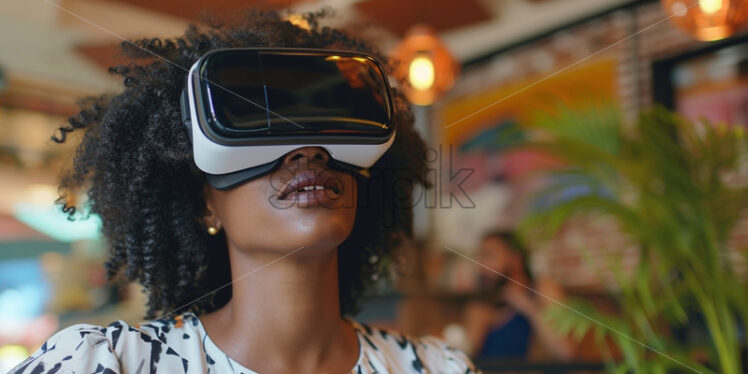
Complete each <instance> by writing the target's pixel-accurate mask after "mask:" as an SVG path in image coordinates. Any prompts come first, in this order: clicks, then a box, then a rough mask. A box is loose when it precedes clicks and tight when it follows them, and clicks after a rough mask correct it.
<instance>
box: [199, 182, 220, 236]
mask: <svg viewBox="0 0 748 374" xmlns="http://www.w3.org/2000/svg"><path fill="white" fill-rule="evenodd" d="M215 192H216V191H215V189H214V188H213V187H211V186H209V185H208V184H207V183H206V184H205V187H203V198H204V199H205V209H206V211H205V216H203V221H204V222H205V225H206V226H213V227H217V228H218V227H221V218H220V217H219V216H218V214H217V213H216V209H215V207H216V206H217V204H216V201H215V199H216V193H215Z"/></svg>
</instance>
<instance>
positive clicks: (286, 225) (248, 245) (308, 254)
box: [12, 11, 478, 373]
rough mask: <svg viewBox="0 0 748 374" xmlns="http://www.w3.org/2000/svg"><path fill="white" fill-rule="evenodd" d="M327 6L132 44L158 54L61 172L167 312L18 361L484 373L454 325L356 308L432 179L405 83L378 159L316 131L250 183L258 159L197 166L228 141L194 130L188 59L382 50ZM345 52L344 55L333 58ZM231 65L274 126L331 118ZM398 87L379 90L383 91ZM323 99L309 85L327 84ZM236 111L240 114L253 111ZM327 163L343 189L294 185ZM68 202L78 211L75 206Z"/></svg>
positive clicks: (76, 124) (103, 101)
mask: <svg viewBox="0 0 748 374" xmlns="http://www.w3.org/2000/svg"><path fill="white" fill-rule="evenodd" d="M321 16H323V14H309V15H306V16H305V18H306V21H307V22H308V23H309V25H310V27H309V28H308V29H305V28H301V27H298V26H295V25H294V24H292V23H290V22H288V21H285V20H284V18H283V17H282V16H281V15H279V14H277V13H274V12H259V11H254V12H250V13H249V14H247V15H244V16H243V17H242V20H241V22H238V23H236V24H229V25H227V24H224V25H220V26H219V25H212V26H210V27H209V28H208V29H207V30H204V31H200V30H198V29H197V28H196V27H194V26H193V27H190V28H188V29H187V31H186V33H185V34H184V35H183V36H182V37H179V38H176V39H169V40H166V39H164V40H162V39H150V40H141V41H139V42H137V43H136V44H137V45H136V46H130V45H128V44H126V43H123V48H124V51H125V52H126V54H127V55H128V56H130V57H133V58H140V59H144V60H145V61H146V62H145V63H141V64H139V65H134V64H133V65H128V66H120V67H117V68H114V69H112V72H114V73H116V74H119V75H121V76H122V77H123V78H124V84H125V87H126V88H125V90H124V91H123V92H122V93H120V94H117V95H114V96H105V97H100V98H97V99H95V100H92V101H90V102H89V103H88V106H87V107H86V108H85V109H83V110H82V111H81V112H80V113H79V114H78V115H77V116H75V117H73V118H72V119H71V120H70V121H69V122H70V123H69V126H67V127H63V128H61V129H60V130H61V135H60V136H59V137H58V138H57V140H58V141H60V142H62V141H64V140H65V138H66V135H68V134H69V133H71V132H73V133H74V132H77V131H79V130H80V131H84V135H83V141H82V143H81V145H80V146H79V148H78V151H77V153H76V158H75V160H74V165H73V168H72V170H71V171H70V172H69V174H68V175H67V177H66V178H64V179H63V182H62V186H61V187H62V189H63V191H73V190H75V189H78V188H81V187H83V186H86V188H88V196H89V202H90V207H91V211H92V212H94V213H96V214H98V215H100V216H101V218H102V221H103V233H104V235H105V237H106V238H107V240H108V242H109V243H110V245H111V254H110V257H109V259H108V261H107V262H106V268H107V270H108V274H109V276H110V277H113V276H115V275H117V274H119V273H121V272H123V273H124V274H125V275H126V276H127V277H128V278H129V279H130V280H136V281H138V282H140V283H141V284H142V285H143V286H144V288H145V290H146V292H147V294H148V312H147V318H149V319H153V318H155V317H159V316H161V318H159V319H156V320H153V321H151V322H148V323H144V324H140V325H135V326H129V325H127V324H126V323H124V322H122V321H117V322H114V323H112V324H110V325H109V326H106V327H99V326H91V325H76V326H72V327H69V328H66V329H64V330H62V331H60V332H59V333H57V334H56V335H54V336H53V337H52V338H50V339H49V340H48V341H47V342H46V343H45V344H44V345H43V346H42V347H41V348H40V349H39V350H38V351H37V352H36V353H34V354H33V355H32V356H31V357H29V358H28V359H27V360H26V361H24V362H23V363H21V364H20V365H19V366H18V367H17V368H16V369H14V371H12V372H13V373H54V372H66V373H67V372H81V373H82V372H86V373H88V372H94V373H144V372H157V371H160V372H166V373H177V372H179V373H182V372H184V373H203V372H217V373H254V372H259V373H346V372H351V373H374V372H378V373H425V372H430V373H442V372H443V373H458V372H459V373H474V372H478V370H477V369H476V368H475V367H474V366H473V365H472V364H471V363H470V361H469V360H468V359H467V358H466V356H465V355H464V354H462V353H461V352H458V351H455V350H453V349H451V348H448V347H447V346H446V345H444V344H443V343H442V342H441V341H440V340H437V339H435V338H431V337H425V338H421V339H414V338H411V337H407V336H403V335H402V334H399V333H396V332H393V331H387V330H381V329H375V328H371V327H369V326H366V325H364V324H360V323H356V322H354V321H352V320H351V319H349V318H348V316H349V315H352V314H354V313H355V312H356V311H357V307H358V303H359V301H360V299H361V296H362V295H363V294H364V293H365V292H366V291H367V290H368V289H369V287H370V286H371V285H372V283H373V281H374V280H376V279H377V277H378V274H379V273H380V271H381V270H382V268H383V264H385V263H387V261H388V260H389V259H390V258H391V257H392V255H393V250H394V248H395V247H396V246H397V245H398V242H399V241H400V240H401V238H402V237H403V236H407V235H409V234H410V231H411V209H410V205H409V204H408V202H409V199H410V195H409V194H410V192H411V190H412V187H413V186H414V185H415V183H420V182H422V181H423V180H424V179H423V175H424V169H425V164H424V161H422V158H421V157H420V156H421V153H422V152H423V151H424V150H425V146H424V143H423V142H422V140H421V139H420V138H419V137H418V135H417V134H416V132H415V130H414V128H413V120H412V116H411V114H410V112H409V111H408V108H407V103H406V102H405V100H404V99H403V96H402V95H401V94H400V93H398V92H392V94H391V95H392V96H393V97H394V98H393V100H392V102H393V107H394V113H393V117H392V120H393V123H394V127H395V128H396V132H397V136H396V137H394V142H393V143H392V144H391V146H390V147H389V149H388V150H387V151H386V152H384V154H383V155H382V156H381V157H380V158H379V159H378V160H376V163H374V164H373V166H371V168H369V169H368V170H358V171H351V170H353V169H351V170H349V169H344V168H337V167H336V168H333V167H332V165H339V164H340V163H337V162H333V161H335V160H333V159H332V157H331V154H330V153H329V152H328V149H326V148H325V147H320V146H304V145H299V146H298V147H295V148H294V149H292V150H291V151H288V152H285V153H284V154H283V155H282V156H281V157H279V158H277V160H274V161H273V163H272V165H274V166H273V168H271V169H264V171H262V172H261V173H254V172H253V173H254V174H253V175H252V176H251V177H246V175H244V176H243V177H242V178H244V179H243V180H240V182H237V179H235V178H236V177H237V175H239V176H241V175H242V174H241V173H243V172H244V171H239V172H237V173H239V174H237V173H227V174H225V175H222V176H216V175H213V174H211V173H207V172H204V171H202V170H205V169H209V167H206V166H205V164H203V165H199V163H196V161H197V160H198V158H199V157H204V156H205V157H208V159H210V157H224V156H225V153H224V154H223V155H224V156H221V153H220V152H214V154H207V156H206V154H205V152H208V153H210V152H212V151H206V149H202V148H201V146H199V145H198V144H199V142H198V138H199V137H200V136H203V133H201V132H199V131H207V130H206V129H205V128H204V129H203V130H200V129H199V128H197V127H195V126H196V125H195V123H196V122H197V121H198V120H199V118H196V117H195V116H194V114H195V113H196V112H195V104H194V103H195V102H196V101H195V97H194V96H193V95H197V93H196V92H199V91H194V92H190V93H189V94H188V93H187V91H184V90H185V81H187V78H188V74H187V73H186V71H185V67H189V66H192V65H193V64H195V63H196V61H197V60H198V58H200V57H201V56H206V54H209V53H212V52H213V51H220V50H222V49H223V48H237V47H264V48H267V47H303V48H317V49H330V48H332V49H336V50H347V51H358V52H369V53H372V52H373V50H372V48H371V47H370V46H369V45H368V44H366V43H364V42H362V41H361V40H358V39H355V38H352V37H350V36H348V35H346V34H344V33H343V32H341V31H338V30H334V29H329V28H321V27H318V26H317V23H318V20H319V17H321ZM155 55H157V56H158V57H157V58H154V56H155ZM279 56H280V55H279ZM276 57H278V56H276ZM280 57H281V58H285V57H284V56H280ZM294 58H295V57H294ZM339 59H340V56H337V55H332V54H331V55H329V56H327V57H326V58H325V59H324V61H327V62H329V61H333V62H335V61H337V60H339ZM235 60H236V59H233V60H230V61H229V62H231V61H235ZM361 60H362V61H363V60H366V58H361ZM205 61H207V60H205ZM350 61H353V60H350ZM296 67H298V68H300V69H302V70H303V69H306V68H307V67H306V66H303V65H297V66H296ZM275 68H278V69H280V68H283V69H285V68H286V67H281V66H280V65H278V66H274V65H266V66H264V67H263V69H264V71H265V72H266V73H267V72H268V71H273V69H275ZM206 69H209V67H208V68H206ZM342 70H343V69H341V71H342ZM231 71H232V70H231V69H229V70H226V71H225V72H231ZM246 71H250V70H246ZM268 74H269V73H268ZM310 74H313V72H311V70H310V71H308V72H304V73H299V72H298V71H292V70H288V71H285V70H284V71H283V74H281V75H280V76H279V77H280V78H278V77H276V78H278V79H281V80H283V82H285V83H284V84H290V85H293V84H295V83H299V82H302V81H304V80H305V79H307V78H309V77H310ZM314 74H316V73H314ZM343 74H344V75H345V74H346V73H345V72H343ZM218 76H220V74H219V75H217V77H218ZM229 76H230V77H231V78H230V79H229V80H227V81H226V80H224V81H222V82H223V83H224V84H225V85H226V86H225V87H223V86H220V85H215V86H211V87H210V88H211V89H213V91H212V92H213V94H214V95H219V94H227V95H228V96H225V97H223V99H225V100H226V101H225V105H227V106H228V105H233V104H229V103H231V102H232V101H231V100H234V99H236V100H240V101H241V100H244V101H246V102H247V103H249V104H252V105H256V106H258V107H259V108H261V109H263V110H264V111H262V112H261V113H262V115H263V116H264V115H265V114H267V121H266V122H263V121H265V120H262V121H260V122H259V123H261V124H264V125H262V126H265V125H267V127H263V129H264V130H262V131H265V132H267V133H269V130H271V129H272V131H276V134H277V132H278V131H279V129H286V130H288V129H289V128H290V129H294V127H293V126H292V125H294V126H295V125H299V126H301V127H300V128H302V129H303V130H305V131H307V130H309V131H312V130H314V129H313V128H311V127H304V126H302V125H300V124H297V123H295V122H294V121H292V120H291V119H288V118H285V117H283V116H282V115H280V114H278V113H274V112H273V111H272V110H271V109H270V106H269V104H267V101H265V102H263V103H264V104H263V105H268V108H263V107H262V105H257V101H258V100H261V98H259V99H258V98H256V97H254V96H251V97H250V96H247V97H250V98H251V100H250V99H247V98H246V97H240V96H239V95H235V92H234V91H232V90H231V89H233V86H231V85H233V84H243V82H244V81H243V80H245V79H250V78H251V79H255V78H256V77H247V76H245V75H242V74H238V75H230V74H229ZM265 77H266V76H261V78H263V79H264V78H265ZM337 78H340V77H337ZM371 78H372V76H366V77H364V79H371ZM216 79H218V78H216ZM232 79H233V80H232ZM341 79H342V78H341ZM345 79H348V78H345ZM209 83H210V84H213V83H214V82H209ZM265 83H267V82H264V83H263V86H262V87H264V89H265V99H267V97H268V96H267V95H268V92H270V94H271V95H275V96H273V97H275V98H279V97H282V96H280V94H277V93H274V92H272V90H273V89H274V86H273V83H267V84H265ZM349 83H351V82H349ZM359 83H360V82H359ZM351 84H353V83H351ZM188 86H189V85H188ZM190 87H192V86H190ZM226 87H229V88H231V89H227V88H226ZM183 92H185V94H184V95H185V96H182V95H183ZM384 94H386V95H384ZM388 95H389V93H388V92H384V91H381V92H376V93H375V99H376V100H379V101H382V100H384V98H386V97H389V96H388ZM312 96H313V97H312V98H310V99H309V100H318V99H319V100H322V99H323V98H321V97H318V96H320V95H317V96H315V95H312ZM211 97H212V98H216V97H218V96H211ZM180 99H181V100H183V101H182V102H181V104H180ZM339 100H351V98H346V97H341V98H339ZM376 100H375V101H376ZM270 102H272V100H271V101H270ZM310 102H311V101H310ZM233 103H235V102H233ZM249 104H247V105H249ZM273 104H274V105H275V104H277V102H275V103H273ZM365 104H367V105H368V104H372V103H365ZM180 105H182V107H181V108H180ZM185 105H186V106H187V108H189V110H190V111H189V112H187V114H185V109H184V107H185ZM211 105H213V103H212V102H211ZM243 108H244V109H246V108H251V107H249V106H247V107H243ZM273 108H276V106H274V107H273ZM294 108H295V109H293V110H297V109H298V110H302V109H303V108H302V107H301V106H297V107H294ZM299 108H302V109H299ZM239 109H240V111H241V110H244V109H242V108H239ZM289 110H292V109H289ZM229 112H230V111H227V113H228V114H229V116H228V117H226V118H229V120H233V119H232V118H234V117H231V116H233V115H244V114H243V113H239V114H237V113H238V112H232V113H229ZM185 116H186V117H185ZM271 117H272V118H271ZM263 118H264V117H263ZM294 118H295V117H294ZM277 119H280V120H279V121H277V122H273V121H275V120H277ZM255 122H256V121H255ZM255 122H252V121H250V120H248V122H242V123H240V124H239V125H241V126H245V125H246V126H250V125H252V124H253V123H255ZM237 123H239V122H237ZM185 124H186V125H187V126H186V127H185ZM203 125H204V124H203ZM239 125H237V126H239ZM206 126H207V125H206ZM252 126H254V125H252ZM284 126H286V127H284ZM320 126H324V125H320ZM191 127H192V128H191ZM190 128H191V130H190ZM185 129H187V131H185ZM235 130H237V131H238V130H242V129H241V128H239V127H237V128H236V129H235ZM250 130H252V131H254V130H257V129H250ZM258 131H260V130H258ZM284 131H285V130H284ZM288 131H292V130H288ZM206 133H207V132H206ZM281 133H282V131H281ZM294 134H297V133H294ZM299 134H303V133H301V132H299ZM266 135H267V134H266ZM301 137H302V138H303V136H301ZM254 149H257V148H254ZM263 149H264V148H263ZM276 151H277V149H276ZM349 156H351V155H349ZM353 156H355V152H354V155H352V156H351V157H353ZM237 160H238V162H244V161H246V160H245V159H244V158H241V157H238V158H237V157H229V158H228V159H226V160H224V162H234V161H237ZM209 161H210V160H209ZM200 162H205V160H202V161H200ZM268 165H269V164H268ZM219 166H220V165H219ZM247 170H250V171H251V170H255V169H253V168H249V169H247ZM310 173H311V175H313V176H319V175H323V174H324V175H326V176H327V177H326V178H327V179H328V180H332V181H334V182H335V183H334V186H333V187H330V186H329V185H328V184H326V183H322V182H319V181H318V179H314V178H317V177H312V179H311V180H312V181H313V182H314V183H318V184H322V185H324V186H317V185H314V186H312V185H311V184H310V183H307V184H305V185H301V186H298V185H297V186H295V187H293V183H296V182H298V181H299V180H306V181H307V182H309V180H310V179H308V178H307V179H303V178H301V176H304V175H309V174H310ZM377 173H379V174H380V175H381V174H388V173H389V174H392V175H391V176H390V177H391V178H395V179H394V180H399V181H410V183H397V184H395V183H387V182H386V181H387V180H388V179H387V178H384V182H382V183H379V184H376V183H374V182H375V181H374V177H373V176H374V175H375V174H377ZM367 176H368V177H367ZM224 177H225V178H224ZM299 178H301V179H299ZM227 181H228V182H227ZM216 186H218V187H216ZM289 186H291V187H292V188H289ZM396 186H397V188H396ZM302 187H303V188H302ZM317 187H320V190H316V188H317ZM292 197H293V198H292ZM61 199H62V201H63V202H64V201H65V196H62V197H61ZM302 201H303V203H302ZM289 202H294V203H292V204H289ZM347 202H354V203H353V204H349V203H347ZM64 210H65V211H67V212H69V213H71V214H72V213H73V212H74V207H70V206H65V208H64Z"/></svg>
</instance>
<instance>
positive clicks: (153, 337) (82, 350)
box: [10, 315, 199, 374]
mask: <svg viewBox="0 0 748 374" xmlns="http://www.w3.org/2000/svg"><path fill="white" fill-rule="evenodd" d="M192 318H194V319H195V320H196V317H194V316H191V315H180V316H178V317H176V318H174V319H168V320H165V319H162V320H156V321H151V322H148V323H143V324H137V325H129V324H127V323H126V322H124V321H115V322H112V323H111V324H109V325H108V326H96V325H90V324H77V325H73V326H70V327H67V328H65V329H63V330H60V331H59V332H57V333H56V334H54V335H53V336H52V337H50V338H49V339H48V340H47V341H46V342H45V343H44V344H43V345H42V346H41V347H40V348H39V349H38V350H37V351H36V352H34V353H33V354H32V355H31V356H30V357H29V358H27V359H26V360H25V361H23V362H22V363H21V364H19V365H18V366H17V367H16V368H14V369H13V370H11V371H10V373H11V374H16V373H19V374H20V373H32V372H33V373H68V372H95V373H108V374H111V373H120V372H130V371H133V372H135V371H137V369H138V368H139V367H140V368H143V369H155V365H156V363H158V364H159V365H158V367H159V368H161V367H162V366H163V365H175V364H177V365H178V366H179V367H180V368H181V367H182V366H183V362H182V361H183V360H181V359H182V358H183V357H182V355H180V353H179V352H178V351H183V352H185V351H187V352H189V350H187V349H184V347H183V346H184V344H183V343H182V342H183V341H185V340H187V339H188V338H190V337H192V338H193V339H192V340H193V341H194V342H195V343H198V345H199V338H198V337H197V336H195V335H196V334H195V332H196V330H195V329H194V325H192V323H193V322H192ZM169 356H171V357H169ZM162 358H163V359H162ZM172 361H175V362H173V363H172ZM151 371H153V370H151ZM180 371H181V370H180ZM186 371H187V370H186V368H185V372H186Z"/></svg>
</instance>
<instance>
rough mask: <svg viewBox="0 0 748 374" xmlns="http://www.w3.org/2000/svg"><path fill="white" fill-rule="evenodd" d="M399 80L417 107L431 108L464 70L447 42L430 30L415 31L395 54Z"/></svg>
mask: <svg viewBox="0 0 748 374" xmlns="http://www.w3.org/2000/svg"><path fill="white" fill-rule="evenodd" d="M391 57H392V59H393V60H394V61H395V64H396V65H395V66H396V68H395V71H394V73H395V76H396V77H397V78H398V80H400V81H401V82H405V85H404V87H403V91H404V92H405V95H406V96H407V97H408V100H410V102H412V103H413V104H416V105H429V104H431V103H433V102H434V100H436V99H437V98H438V97H439V96H441V95H442V94H443V93H445V92H446V91H448V90H449V89H450V88H452V86H453V85H454V82H455V79H456V78H457V76H458V75H459V71H460V66H459V64H458V63H457V61H455V59H454V58H453V57H452V55H451V54H450V53H449V50H448V49H447V47H446V45H445V44H444V42H442V41H441V39H439V37H438V36H437V35H436V33H435V32H434V31H433V30H432V29H431V28H429V27H427V26H423V25H417V26H414V27H413V28H411V29H410V30H409V31H408V33H407V34H406V35H405V38H404V39H403V41H402V42H401V43H400V44H399V45H398V46H397V47H395V49H394V50H393V51H392V54H391Z"/></svg>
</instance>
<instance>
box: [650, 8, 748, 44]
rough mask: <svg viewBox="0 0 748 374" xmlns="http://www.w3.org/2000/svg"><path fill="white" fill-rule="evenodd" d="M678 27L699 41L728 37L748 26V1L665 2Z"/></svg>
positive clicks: (666, 11) (671, 18)
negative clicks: (747, 24)
mask: <svg viewBox="0 0 748 374" xmlns="http://www.w3.org/2000/svg"><path fill="white" fill-rule="evenodd" d="M662 6H663V7H664V9H665V13H667V14H668V16H670V21H672V22H673V24H675V25H676V26H678V27H679V28H681V29H683V30H684V31H686V32H688V33H689V34H691V35H693V36H694V37H696V38H697V39H699V40H704V41H712V40H719V39H724V38H727V37H728V36H730V35H732V34H734V33H735V32H737V31H738V30H740V29H741V28H742V27H743V26H745V25H746V23H748V1H745V0H662Z"/></svg>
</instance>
